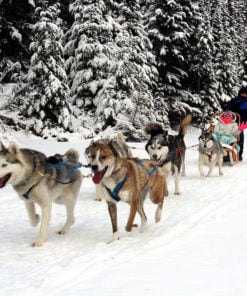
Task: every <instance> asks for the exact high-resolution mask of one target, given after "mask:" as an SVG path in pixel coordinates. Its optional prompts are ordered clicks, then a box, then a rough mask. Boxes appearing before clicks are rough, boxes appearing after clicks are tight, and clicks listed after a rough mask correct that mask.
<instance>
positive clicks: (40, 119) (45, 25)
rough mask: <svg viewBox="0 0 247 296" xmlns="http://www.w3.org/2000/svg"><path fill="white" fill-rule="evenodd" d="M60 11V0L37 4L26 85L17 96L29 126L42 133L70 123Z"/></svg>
mask: <svg viewBox="0 0 247 296" xmlns="http://www.w3.org/2000/svg"><path fill="white" fill-rule="evenodd" d="M59 12H60V10H59V4H54V5H52V6H48V7H47V8H41V7H38V8H36V13H37V15H38V17H39V20H38V22H37V23H36V24H34V25H33V42H32V43H31V44H30V51H31V52H32V53H33V54H32V57H31V61H30V63H31V64H30V68H29V71H28V74H27V75H26V77H25V78H26V85H25V88H24V90H23V91H22V92H21V96H20V97H19V98H18V100H19V101H20V102H21V104H20V109H19V110H20V113H21V115H22V116H23V117H25V118H26V119H30V118H32V120H33V124H32V126H31V127H30V128H31V129H32V130H33V132H34V133H36V134H38V135H43V136H47V133H49V131H51V130H52V131H51V133H52V134H53V135H56V133H57V132H63V131H69V130H70V124H71V117H70V116H71V107H70V104H69V102H68V91H69V88H68V85H67V76H66V73H65V70H64V68H63V67H64V59H63V46H62V43H61V38H62V35H63V32H62V30H61V19H60V18H59Z"/></svg>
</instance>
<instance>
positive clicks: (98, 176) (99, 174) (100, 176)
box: [93, 167, 108, 184]
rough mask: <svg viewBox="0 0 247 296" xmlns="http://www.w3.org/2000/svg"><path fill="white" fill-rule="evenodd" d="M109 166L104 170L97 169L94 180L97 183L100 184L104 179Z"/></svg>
mask: <svg viewBox="0 0 247 296" xmlns="http://www.w3.org/2000/svg"><path fill="white" fill-rule="evenodd" d="M107 168H108V167H106V168H105V169H104V170H102V171H97V172H95V173H94V175H93V182H94V183H95V184H99V183H100V182H101V180H102V179H103V177H104V175H105V172H106V170H107Z"/></svg>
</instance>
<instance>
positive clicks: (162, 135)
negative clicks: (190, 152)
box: [144, 114, 192, 194]
mask: <svg viewBox="0 0 247 296" xmlns="http://www.w3.org/2000/svg"><path fill="white" fill-rule="evenodd" d="M191 120H192V116H191V115H190V114H189V115H187V116H186V117H185V118H184V119H183V120H182V122H181V124H180V127H179V133H178V135H176V136H174V135H168V132H167V131H165V130H164V129H163V128H162V126H161V125H160V124H157V123H150V124H148V125H146V127H145V129H144V131H145V133H146V134H148V135H150V139H149V140H148V142H147V144H146V146H145V149H146V151H147V152H148V154H149V156H150V158H151V159H152V160H154V161H156V162H157V165H158V166H160V167H161V168H162V170H163V173H164V175H165V176H166V177H167V178H169V177H170V175H175V194H181V192H180V188H179V174H180V171H181V167H182V176H185V149H186V147H185V143H184V135H185V134H186V131H187V127H188V125H189V124H190V122H191Z"/></svg>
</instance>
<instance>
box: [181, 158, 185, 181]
mask: <svg viewBox="0 0 247 296" xmlns="http://www.w3.org/2000/svg"><path fill="white" fill-rule="evenodd" d="M181 176H183V177H185V176H186V174H185V159H184V157H182V171H181Z"/></svg>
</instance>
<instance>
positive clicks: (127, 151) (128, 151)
mask: <svg viewBox="0 0 247 296" xmlns="http://www.w3.org/2000/svg"><path fill="white" fill-rule="evenodd" d="M117 142H121V143H122V144H123V145H124V148H125V149H124V150H125V151H122V152H123V155H122V156H123V157H128V158H131V157H133V155H132V152H131V149H130V147H129V146H128V145H127V143H126V141H125V138H124V135H123V134H122V133H121V132H118V133H117ZM117 142H116V144H117ZM119 150H121V149H119ZM125 154H126V155H125Z"/></svg>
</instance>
